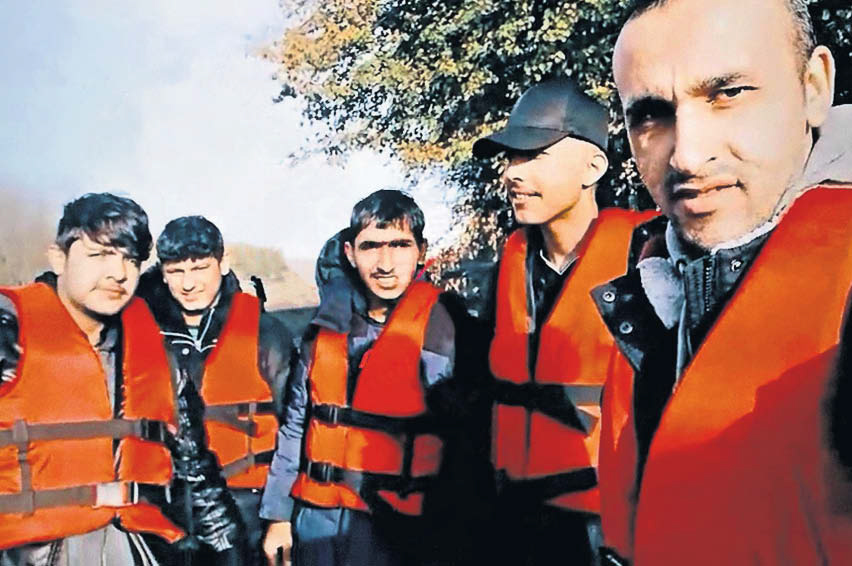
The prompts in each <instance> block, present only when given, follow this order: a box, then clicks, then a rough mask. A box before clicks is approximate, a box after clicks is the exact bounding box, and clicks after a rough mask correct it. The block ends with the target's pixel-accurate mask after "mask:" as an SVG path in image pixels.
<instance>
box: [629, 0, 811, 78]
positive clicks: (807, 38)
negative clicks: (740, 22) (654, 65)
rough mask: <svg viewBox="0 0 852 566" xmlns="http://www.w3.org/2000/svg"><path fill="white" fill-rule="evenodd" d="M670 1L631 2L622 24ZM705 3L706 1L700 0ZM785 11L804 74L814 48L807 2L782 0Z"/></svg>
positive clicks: (647, 0) (805, 0) (635, 0)
mask: <svg viewBox="0 0 852 566" xmlns="http://www.w3.org/2000/svg"><path fill="white" fill-rule="evenodd" d="M670 1H671V0H633V1H632V2H631V3H630V4H629V5H628V7H627V11H626V12H625V13H626V15H627V18H626V19H625V21H624V23H625V24H626V23H627V22H629V21H630V20H632V19H634V18H637V17H639V16H641V15H642V14H644V13H645V12H647V11H648V10H652V9H654V8H660V7H662V6H665V5H666V4H668V3H669V2H670ZM701 1H702V2H703V1H706V0H701ZM783 2H784V4H785V5H786V6H787V10H788V11H789V12H790V15H791V16H792V18H793V37H792V39H793V47H794V48H795V50H796V56H797V57H798V59H799V61H798V62H799V71H800V72H801V73H804V71H805V68H806V67H807V64H808V60H809V59H810V57H811V54H812V53H813V51H814V48H815V47H816V44H817V42H816V33H815V32H814V24H813V21H812V20H811V14H810V12H809V11H808V4H809V2H808V0H783Z"/></svg>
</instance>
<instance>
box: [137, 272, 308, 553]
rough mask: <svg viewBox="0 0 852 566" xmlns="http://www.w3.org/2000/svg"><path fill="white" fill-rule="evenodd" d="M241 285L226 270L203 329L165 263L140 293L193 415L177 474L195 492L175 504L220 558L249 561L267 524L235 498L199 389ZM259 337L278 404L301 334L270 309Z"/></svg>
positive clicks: (185, 416)
mask: <svg viewBox="0 0 852 566" xmlns="http://www.w3.org/2000/svg"><path fill="white" fill-rule="evenodd" d="M239 290H240V286H239V281H238V280H237V278H236V276H235V275H234V274H233V272H231V273H228V275H226V276H224V277H223V278H222V286H221V289H220V292H219V297H218V298H217V300H216V301H215V303H214V304H213V305H212V306H211V307H210V308H208V309H207V311H206V312H205V313H204V315H203V316H202V318H201V322H200V324H199V327H198V332H197V333H195V334H193V333H191V332H190V331H189V329H188V327H187V325H186V323H185V321H184V319H183V313H182V311H181V309H180V305H179V304H178V302H177V301H176V300H175V299H174V298H172V296H171V294H170V292H169V289H168V286H167V285H166V284H165V283H164V282H163V278H162V274H161V272H160V268H159V266H154V267H152V268H151V269H149V270H148V271H146V272H145V273H144V274H143V275H142V277H141V280H140V284H139V288H138V290H137V294H138V295H139V296H140V297H141V298H143V299H144V300H145V301H146V302H147V303H148V305H149V306H150V307H151V311H152V312H153V313H154V318H155V319H156V321H157V324H158V325H159V326H160V329H161V332H162V333H163V336H164V341H165V345H166V349H167V351H168V353H169V358H170V361H171V363H172V366H173V367H174V368H175V371H177V372H178V374H179V376H180V378H179V381H180V385H181V393H180V394H179V396H178V405H179V410H180V415H179V416H180V419H181V420H182V421H183V420H185V421H187V422H188V423H191V426H188V427H187V428H186V430H187V434H185V435H182V436H179V437H178V439H177V453H178V454H179V460H180V461H179V463H176V470H175V476H176V481H179V482H185V483H186V484H188V486H189V489H187V490H186V493H187V494H189V496H190V499H189V500H184V501H173V502H172V503H173V505H172V507H173V512H174V513H176V514H177V515H179V516H180V517H181V518H182V519H183V520H184V521H185V522H186V523H187V524H189V525H190V528H191V529H192V530H193V534H194V536H195V538H196V539H197V540H198V541H199V542H200V543H203V544H204V545H205V546H206V547H208V550H214V551H216V553H217V555H218V556H217V558H216V559H217V560H220V561H225V562H226V563H231V562H229V560H231V558H230V557H231V556H232V555H236V559H235V561H234V562H233V563H235V564H243V563H245V564H248V563H250V562H252V561H254V560H255V558H257V557H253V558H252V559H249V558H247V557H248V556H250V555H252V556H253V555H254V554H257V549H254V548H253V547H254V546H258V541H259V538H258V537H259V533H257V532H255V531H258V530H259V528H260V525H259V523H258V519H257V517H256V512H255V513H254V515H255V516H247V515H242V516H241V513H240V510H239V509H238V503H239V502H235V499H234V497H235V495H234V493H233V492H231V491H229V490H228V488H227V486H226V484H225V481H224V479H223V478H222V475H221V470H220V468H219V464H218V461H217V460H216V457H215V455H214V454H213V453H212V452H211V451H210V450H209V449H208V448H207V439H206V437H205V434H204V428H203V415H204V403H203V400H202V399H201V396H200V394H199V391H200V390H201V382H202V378H203V376H204V364H205V362H206V360H207V356H208V355H209V354H210V352H212V351H213V350H214V348H215V346H216V343H217V341H218V338H219V335H220V334H221V332H222V328H223V327H224V325H225V321H226V319H227V315H228V312H229V307H230V305H231V300H232V298H233V296H234V294H235V293H236V292H238V291H239ZM258 340H259V343H258V359H257V364H258V369H259V370H260V373H261V375H262V376H263V378H264V379H265V380H266V381H267V383H268V384H269V387H270V389H271V390H272V391H273V397H274V400H275V404H276V408H280V404H281V399H280V397H281V395H280V393H281V391H283V389H284V384H285V383H286V380H287V376H288V374H289V363H290V356H291V353H292V351H291V348H292V343H293V341H292V338H291V336H290V333H289V331H288V330H287V329H286V328H285V327H284V325H283V324H282V323H281V322H279V321H278V320H277V319H275V318H274V317H272V316H271V315H268V314H265V313H264V314H261V317H260V328H259V337H258ZM256 497H259V495H258V496H256ZM246 512H249V513H250V512H251V510H250V509H247V510H246ZM246 527H248V533H246V532H245V531H246ZM246 535H248V539H249V540H248V541H246ZM235 537H236V538H235ZM226 539H227V540H228V541H230V544H229V543H228V542H226ZM234 540H238V542H236V543H235V542H234ZM230 546H232V547H234V548H233V549H230V548H229V547H230Z"/></svg>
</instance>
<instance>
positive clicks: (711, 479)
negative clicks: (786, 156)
mask: <svg viewBox="0 0 852 566" xmlns="http://www.w3.org/2000/svg"><path fill="white" fill-rule="evenodd" d="M850 188H852V187H850ZM850 218H852V190H839V189H836V188H835V189H828V188H816V189H812V190H810V191H809V192H807V193H805V194H804V195H802V196H801V197H799V198H798V200H797V201H796V202H795V203H794V204H793V205H792V206H791V208H790V209H789V211H788V212H787V213H786V215H785V217H784V218H783V219H782V221H781V222H780V224H779V225H778V226H777V227H776V228H775V230H774V232H773V233H772V234H771V235H770V236H769V238H768V240H767V241H766V243H765V244H764V246H763V248H762V250H761V252H760V254H759V255H758V256H757V258H756V259H755V260H754V263H753V265H752V266H751V268H750V269H749V271H748V272H747V273H746V274H745V275H744V276H743V279H742V281H741V283H740V284H739V287H738V288H737V291H736V292H735V294H734V295H733V297H732V298H731V299H730V301H729V302H728V303H727V305H726V306H725V308H724V310H723V312H722V313H721V315H720V316H719V318H718V319H717V320H716V322H715V324H714V325H713V327H712V328H711V330H710V332H709V333H708V334H707V337H706V338H705V340H704V342H703V343H702V344H701V346H700V347H699V349H698V351H697V352H696V354H695V356H694V358H693V359H692V361H691V362H690V364H689V365H688V367H687V368H686V370H685V371H684V373H683V375H682V377H681V378H680V380H679V384H678V385H677V386H676V389H675V391H674V392H673V394H672V396H671V397H670V398H669V400H668V402H667V404H666V407H665V409H664V411H663V414H662V418H661V420H660V424H659V427H658V428H657V430H656V433H655V434H654V437H653V440H652V442H651V445H650V449H649V453H648V457H647V462H646V464H645V468H644V472H643V475H642V480H641V485H640V486H639V489H638V492H637V486H636V483H637V477H636V473H637V446H636V434H635V430H636V429H635V425H634V419H635V415H634V413H633V395H634V393H633V376H632V375H624V374H620V375H613V377H612V379H611V380H610V381H608V382H607V388H606V392H605V395H604V400H603V413H604V415H605V417H606V418H605V422H604V423H603V429H604V430H603V433H602V441H601V456H600V461H601V464H600V465H601V476H600V477H601V502H602V510H601V515H602V522H603V530H604V534H605V536H606V539H607V545H608V546H611V547H613V548H615V549H616V550H617V551H618V552H619V554H621V555H622V556H624V557H626V558H632V559H634V563H635V565H636V566H642V565H646V564H653V565H668V564H685V563H688V564H754V563H765V564H780V563H796V564H800V563H801V564H816V563H827V561H825V560H824V555H822V554H821V553H823V552H829V551H830V549H827V548H826V546H825V540H820V537H821V536H822V534H823V533H821V532H820V529H819V527H818V526H817V525H819V524H820V523H825V521H824V519H825V517H824V515H823V514H822V513H823V512H822V511H821V510H820V509H824V508H825V506H823V503H824V502H820V501H818V500H819V498H820V496H819V495H818V493H820V492H822V491H823V487H822V486H821V484H822V483H823V479H822V478H821V473H812V474H806V475H808V476H809V477H808V478H804V477H802V476H799V475H798V474H797V473H796V472H795V471H794V469H793V467H792V465H791V464H790V463H789V461H785V460H783V459H782V453H783V452H784V450H778V451H775V450H770V451H767V446H774V445H775V443H776V442H778V443H780V444H783V443H784V438H785V435H786V434H790V435H792V436H798V435H801V434H803V433H802V431H801V430H798V431H788V430H787V427H786V426H785V424H784V422H783V420H780V419H779V420H773V422H771V423H768V424H767V423H764V425H760V424H758V423H759V421H760V420H761V419H763V418H764V417H762V416H761V415H762V414H763V411H759V412H757V411H755V412H754V413H753V410H754V408H755V403H756V399H758V400H759V399H760V398H761V396H762V395H763V394H764V392H766V391H768V390H770V391H771V390H772V389H774V388H778V387H781V388H784V387H786V384H785V382H787V381H788V380H796V379H800V380H801V379H802V377H801V372H802V370H803V368H804V370H806V371H805V374H806V375H804V378H803V379H804V381H803V383H804V385H805V389H807V388H808V387H809V385H810V384H811V383H824V382H825V381H826V380H825V372H826V371H828V370H827V369H826V367H827V364H826V363H825V359H824V358H825V352H827V351H830V350H831V349H832V347H834V346H835V345H836V344H837V342H838V334H839V329H840V328H841V322H842V319H843V314H844V310H845V307H846V302H847V299H848V295H849V291H850V284H851V283H852V222H850ZM672 364H674V360H673V361H672ZM796 374H799V377H798V378H797V377H794V376H795V375H796ZM811 397H813V398H814V401H813V402H812V403H810V405H812V406H810V407H805V406H801V407H799V408H798V409H797V411H798V412H802V411H808V412H809V414H812V415H813V419H812V421H813V422H816V420H817V419H818V418H820V417H819V415H821V414H822V410H821V407H820V406H819V399H818V397H819V395H811ZM770 412H771V411H770ZM790 416H791V417H795V418H792V419H790V420H794V421H796V422H798V420H799V419H798V417H799V416H801V415H797V414H796V413H790ZM782 417H783V415H782ZM805 420H807V419H805ZM760 426H765V428H764V430H765V431H766V434H764V435H763V439H762V440H754V439H756V438H759V436H760V435H757V434H756V432H755V431H757V430H759V427H760ZM804 428H805V429H808V430H813V431H816V430H817V428H818V427H816V426H810V425H809V426H806V427H804ZM767 435H769V436H767ZM772 435H774V436H776V437H777V436H780V437H781V438H780V439H779V438H774V439H773V438H771V436H772ZM802 446H806V447H807V450H806V451H802V453H801V454H800V455H799V456H798V457H800V458H811V457H815V456H812V453H813V454H816V452H818V449H819V447H824V441H823V438H821V437H820V435H819V434H818V433H816V432H813V434H812V436H811V437H810V439H809V440H808V441H806V442H803V443H802ZM807 464H808V465H810V463H807ZM782 476H783V478H782ZM782 481H789V483H790V486H789V490H783V491H780V492H777V493H774V494H773V495H774V497H770V496H769V495H767V491H768V487H767V486H769V485H778V484H779V483H780V482H782ZM770 500H773V501H770ZM771 506H775V507H774V508H773V507H771ZM770 509H773V510H770ZM770 521H773V522H776V521H777V522H778V523H777V525H776V527H769V526H768V525H769V522H770ZM847 538H849V537H847ZM821 556H822V557H821ZM796 557H798V558H796ZM847 558H850V556H847ZM832 563H833V562H832Z"/></svg>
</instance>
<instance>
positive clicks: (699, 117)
mask: <svg viewBox="0 0 852 566" xmlns="http://www.w3.org/2000/svg"><path fill="white" fill-rule="evenodd" d="M710 118H711V116H709V115H708V114H707V113H706V112H705V111H704V110H703V109H702V108H700V107H698V106H697V105H696V106H683V107H681V108H678V110H677V113H676V116H675V130H674V147H673V149H672V154H671V158H670V159H669V165H670V166H671V167H672V169H674V170H676V171H679V172H680V173H682V174H684V175H687V176H689V177H697V176H701V175H702V174H703V173H704V168H705V166H706V164H707V163H710V162H711V161H715V160H716V158H717V155H716V151H717V148H716V145H715V131H714V130H713V121H712V120H711V119H710Z"/></svg>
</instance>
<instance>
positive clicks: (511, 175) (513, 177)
mask: <svg viewBox="0 0 852 566" xmlns="http://www.w3.org/2000/svg"><path fill="white" fill-rule="evenodd" d="M528 161H529V158H528V157H524V156H521V155H512V156H509V157H508V159H507V160H506V165H505V167H504V168H503V184H504V185H508V184H509V183H511V182H512V181H522V180H523V175H524V173H523V172H524V165H526V163H527V162H528Z"/></svg>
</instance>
